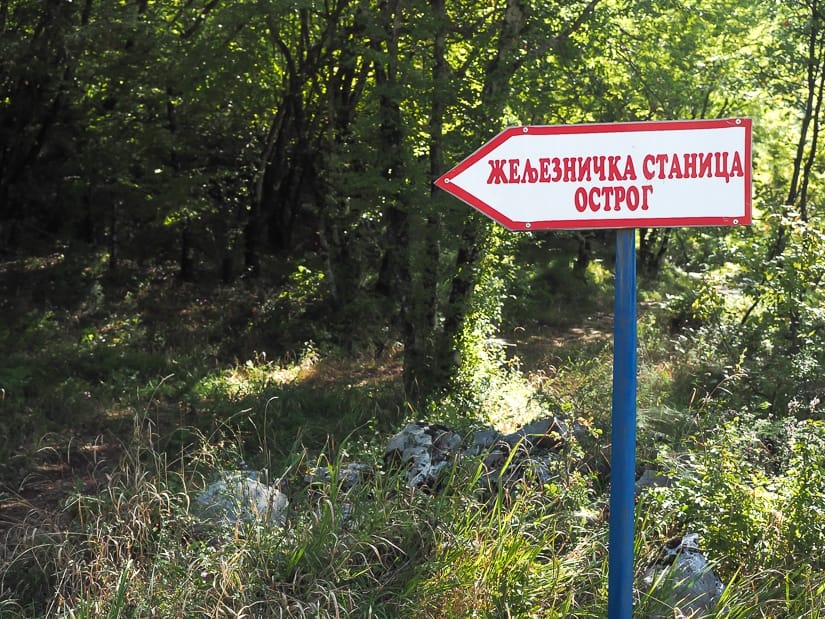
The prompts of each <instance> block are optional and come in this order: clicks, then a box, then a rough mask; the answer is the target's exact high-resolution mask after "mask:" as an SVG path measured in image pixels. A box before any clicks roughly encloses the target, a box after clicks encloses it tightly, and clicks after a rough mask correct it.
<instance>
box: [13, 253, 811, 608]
mask: <svg viewBox="0 0 825 619" xmlns="http://www.w3.org/2000/svg"><path fill="white" fill-rule="evenodd" d="M61 265H63V262H61V261H60V260H57V259H55V260H52V261H32V262H31V263H25V264H21V265H18V267H19V268H20V269H23V271H24V272H25V273H26V274H27V276H31V277H38V276H40V275H43V273H44V270H49V269H52V270H53V269H59V268H61ZM64 266H65V265H64ZM66 268H68V266H66ZM89 268H91V267H89ZM84 273H85V271H84ZM599 273H600V271H598V269H596V270H595V271H593V272H591V273H590V274H589V276H588V277H591V278H595V277H596V275H598V274H599ZM38 274H40V275H38ZM84 277H85V278H86V279H82V281H83V282H85V284H84V285H83V286H80V287H79V288H78V289H75V288H72V287H70V286H64V287H63V288H61V290H60V294H62V295H64V296H65V299H64V303H63V304H62V306H61V303H60V302H59V301H60V299H53V300H52V301H50V302H49V303H46V300H45V299H37V298H31V299H27V298H25V297H24V298H23V300H22V301H18V303H19V304H20V305H19V306H18V307H16V308H15V312H14V313H13V315H12V317H13V320H11V321H9V322H8V323H7V324H6V325H4V327H3V329H4V330H3V331H0V346H1V347H2V351H3V352H4V355H3V360H2V362H0V381H2V388H3V390H4V391H3V393H2V399H0V413H1V414H0V420H1V421H0V429H1V430H2V440H0V449H2V455H3V458H0V462H3V465H2V467H0V479H2V481H3V483H4V486H3V492H4V495H3V497H4V499H5V504H6V505H11V504H13V503H17V504H18V507H17V508H12V507H9V508H8V509H4V510H3V511H2V514H4V515H3V522H2V525H3V526H2V532H1V536H0V615H2V616H4V617H6V616H8V617H42V616H49V617H150V616H163V617H175V616H185V617H201V616H202V617H218V616H252V617H257V616H261V617H410V618H419V617H433V618H444V617H456V618H464V617H490V618H498V617H522V618H525V619H526V618H534V617H544V618H556V617H558V618H562V617H567V618H579V617H580V618H585V617H604V616H605V614H606V604H607V577H606V576H607V556H608V555H607V538H608V521H607V498H608V497H607V494H606V490H607V488H608V482H609V468H608V466H607V463H608V462H609V448H610V426H609V415H610V389H609V385H610V377H611V342H610V334H609V333H605V332H604V330H603V329H599V328H595V327H594V328H592V329H589V330H588V329H587V328H583V329H582V330H581V331H577V330H576V329H577V328H578V327H577V326H576V325H577V322H576V320H577V319H579V321H580V322H579V324H581V320H580V319H581V318H582V317H581V316H573V315H567V316H563V317H559V318H558V319H557V320H555V322H557V323H558V324H559V325H564V326H563V327H560V329H561V330H558V331H553V332H549V333H538V332H537V333H536V334H535V335H536V337H526V336H525V337H521V336H519V337H518V338H516V339H517V344H518V345H517V346H516V347H515V348H514V349H512V348H507V349H506V350H504V351H498V352H496V351H492V352H490V351H489V350H487V351H480V352H479V354H478V355H476V356H475V357H472V356H471V357H468V358H473V359H476V360H477V361H476V363H478V366H477V367H465V368H464V369H463V373H462V377H463V381H464V382H463V384H462V385H459V387H460V388H459V389H457V390H456V392H455V393H453V394H452V395H451V396H450V397H449V398H445V399H443V400H440V401H437V402H433V403H431V405H430V407H429V408H427V409H426V410H413V409H411V408H410V407H409V405H408V404H406V403H405V402H404V399H403V396H402V394H401V393H400V389H399V380H398V359H397V358H396V356H395V353H389V354H387V355H384V356H383V357H381V358H376V356H375V355H374V354H373V353H370V354H367V353H366V352H361V353H358V352H356V353H349V354H343V353H342V352H341V351H340V349H337V348H335V347H334V346H331V345H329V344H324V345H318V344H316V343H314V341H313V340H311V339H309V338H307V339H301V340H300V341H291V342H286V341H284V340H283V339H280V340H279V339H278V338H277V334H273V333H271V332H269V331H267V329H269V328H271V321H264V322H265V323H266V324H267V325H268V326H266V327H265V328H261V327H259V326H256V325H257V324H258V323H257V322H256V320H255V316H260V315H261V314H262V313H263V312H265V311H266V307H268V305H267V303H268V301H267V299H268V298H269V297H270V296H271V295H268V294H267V291H265V290H263V289H258V288H255V286H254V285H247V284H240V285H238V287H236V288H209V287H204V288H203V289H177V288H175V287H174V286H173V285H172V284H171V282H168V281H166V280H164V279H163V278H159V279H160V283H156V284H154V285H151V286H150V285H144V284H139V285H137V286H135V287H134V289H130V287H129V286H125V287H124V285H123V284H122V283H110V284H106V285H105V286H104V285H95V284H96V282H97V279H96V276H95V274H94V272H93V271H92V272H88V273H86V275H84ZM596 279H598V278H596ZM602 283H603V282H601V281H599V282H596V284H597V285H596V286H595V287H594V288H593V290H595V291H596V292H598V291H600V290H601V294H604V291H603V290H602ZM581 285H583V284H581ZM580 292H581V291H580ZM276 297H277V295H276ZM205 299H208V301H204V300H205ZM602 301H604V299H602ZM602 305H603V303H602V302H598V301H597V302H594V305H593V307H601V306H602ZM562 306H564V301H563V300H562V301H560V302H559V307H562ZM548 307H549V305H548ZM218 308H220V311H218ZM164 317H174V319H171V318H170V319H168V320H165V319H164ZM667 320H668V316H667V314H657V313H656V311H653V310H651V311H649V312H647V313H643V316H642V318H641V322H640V355H639V358H640V368H639V433H638V441H639V448H638V460H639V467H640V469H641V468H643V467H644V468H652V469H655V470H658V471H660V472H662V473H663V474H666V475H668V476H669V477H671V479H672V480H673V481H672V483H671V485H670V486H668V487H663V488H657V489H655V490H651V491H650V492H648V493H646V494H645V495H643V496H642V497H641V498H640V500H639V503H638V508H637V535H636V556H637V560H636V570H637V577H638V579H639V581H640V580H641V577H642V575H643V573H644V570H645V568H646V567H647V565H649V563H650V562H651V561H652V560H653V559H654V558H655V556H656V555H657V553H658V551H659V549H660V547H661V545H662V543H663V542H664V541H665V540H666V539H668V538H669V537H670V536H672V535H676V534H681V533H684V532H685V531H687V530H692V531H697V532H699V533H700V535H701V543H702V546H703V549H704V550H705V551H706V553H707V554H708V556H709V557H710V558H711V560H712V561H713V562H714V564H715V566H716V569H717V571H718V573H719V575H720V576H721V577H722V579H723V580H724V581H725V583H726V586H727V589H726V592H725V595H724V597H723V600H722V601H721V602H720V604H719V605H718V608H717V609H716V610H715V611H714V612H713V613H712V614H711V615H710V616H712V617H719V618H730V619H732V618H735V617H741V618H745V617H765V618H768V617H770V618H777V619H778V618H780V617H782V618H784V617H788V618H791V617H793V618H797V617H804V618H811V619H813V618H816V617H820V616H822V611H821V610H820V609H821V608H822V607H823V604H825V600H824V599H823V598H825V576H823V569H822V568H823V567H825V566H824V565H823V563H822V560H821V558H820V557H821V556H822V552H823V550H825V520H823V518H822V516H821V515H822V514H823V513H825V477H823V475H822V473H821V471H822V470H823V468H824V467H825V462H823V456H822V454H823V453H825V426H823V424H822V422H821V421H820V407H819V405H818V402H814V401H811V402H810V403H801V404H799V407H800V410H801V411H802V413H804V414H800V415H797V416H796V417H787V418H776V417H771V416H770V415H769V414H766V412H765V411H764V410H761V409H757V410H748V409H747V408H739V409H731V408H730V407H729V406H728V404H730V402H731V401H733V396H735V395H736V393H735V391H734V390H735V389H736V388H737V385H738V384H739V383H737V381H736V380H734V379H732V378H731V379H726V380H723V381H722V382H717V383H709V384H710V386H709V388H708V389H706V390H704V391H701V390H699V388H698V387H697V385H698V384H699V383H698V382H695V381H694V382H693V383H692V388H689V386H686V385H690V384H689V383H685V382H684V377H685V376H688V375H690V374H691V373H692V372H696V373H700V372H702V371H703V370H704V368H705V366H703V365H702V360H703V359H705V358H707V357H708V356H709V353H708V351H698V352H697V351H688V353H689V354H685V351H684V350H683V349H682V348H680V347H684V346H685V345H686V342H685V339H684V338H682V339H679V338H677V337H676V336H674V335H673V334H672V333H671V332H670V331H669V330H668V327H667V324H668V322H667ZM548 322H551V321H550V320H549V319H548ZM591 326H592V325H591ZM598 326H599V327H601V325H600V324H599V325H598ZM584 327H588V325H587V324H585V325H584ZM531 328H534V329H536V330H537V331H538V329H539V327H538V326H536V325H533V326H532V327H531ZM260 329H262V330H260ZM309 330H310V329H309V326H308V325H306V324H304V325H302V330H301V333H302V335H304V334H306V332H308V331H309ZM531 335H532V334H531ZM540 335H541V337H539V336H540ZM265 350H269V351H270V352H269V353H267V352H264V351H265ZM273 350H277V351H279V352H278V353H277V354H276V353H273V352H272V351H273ZM699 353H701V354H699ZM742 401H746V400H745V399H743V400H742ZM547 413H554V414H561V415H563V416H565V417H566V418H567V419H568V420H570V421H571V422H573V421H574V420H575V421H577V422H578V423H580V424H582V426H583V427H586V428H589V432H588V434H586V435H584V436H583V438H582V440H581V442H573V444H571V445H570V447H569V448H568V449H567V450H566V451H564V452H563V453H561V454H560V455H559V457H558V458H557V459H556V460H555V461H554V462H553V465H552V470H553V480H552V481H551V482H549V483H547V484H545V485H541V484H536V483H530V482H526V483H523V484H521V485H519V486H516V487H514V488H510V489H509V490H508V491H507V492H503V491H502V492H500V493H498V494H494V496H492V497H489V496H486V495H484V494H483V493H480V492H479V490H478V484H477V482H478V479H479V477H480V476H481V474H482V469H481V468H480V466H481V465H480V462H479V460H478V459H475V458H469V457H466V458H463V459H460V460H458V461H457V462H456V464H455V466H454V467H453V468H452V469H451V471H450V474H449V476H448V478H447V479H446V480H445V482H444V484H443V487H442V488H441V489H440V491H439V492H438V493H435V494H432V493H425V492H414V491H410V490H409V489H407V488H406V487H405V486H404V480H403V476H401V475H398V474H397V473H396V472H394V471H392V470H390V469H388V468H386V467H385V465H384V463H383V461H382V453H383V448H384V446H385V445H386V442H387V440H388V438H389V436H390V435H392V434H393V433H394V432H396V431H397V430H398V429H399V428H400V427H401V426H402V425H403V424H404V423H406V422H408V421H412V420H418V419H419V418H425V419H426V420H429V421H432V422H441V423H447V424H449V425H450V426H452V427H454V428H455V429H457V430H458V431H460V432H463V433H465V434H469V433H470V432H471V431H472V430H473V429H474V428H477V427H478V426H480V425H484V424H491V425H494V426H496V427H497V428H499V429H500V430H502V431H509V430H512V429H515V428H517V427H519V426H521V425H523V424H524V423H526V422H527V421H530V420H531V419H533V418H535V417H538V416H541V415H544V414H547ZM349 462H362V463H366V464H369V465H370V466H371V467H372V469H373V471H374V475H373V477H372V478H371V479H370V480H369V481H368V482H366V483H364V484H363V485H361V486H360V487H358V488H356V489H354V490H351V491H349V492H345V491H344V490H343V489H342V488H341V487H340V486H339V484H338V482H337V474H336V471H337V470H338V469H339V468H340V467H341V466H343V465H345V464H347V463H349ZM242 463H243V466H247V467H251V468H256V469H259V470H262V471H265V472H266V473H267V474H268V476H269V479H271V480H278V481H279V483H280V484H281V486H282V487H283V489H284V490H285V492H287V494H288V496H289V501H290V509H289V513H288V518H287V526H285V527H284V528H278V527H264V526H261V525H259V524H254V523H252V524H247V525H244V526H241V527H239V528H237V529H233V530H229V531H227V530H225V529H222V528H220V527H218V526H216V525H212V524H209V523H208V522H205V521H204V520H203V519H202V518H201V517H200V516H198V515H197V513H196V510H194V509H193V497H194V494H195V493H196V492H197V491H198V490H199V489H201V488H203V487H204V485H205V484H206V483H207V482H208V481H209V480H210V479H212V478H214V476H215V475H217V473H218V471H220V470H222V469H224V468H236V467H239V466H242ZM318 465H324V466H328V467H329V468H330V469H331V471H332V481H331V482H330V483H328V484H326V485H324V484H321V485H320V486H319V485H314V486H313V488H312V489H311V491H310V488H308V486H307V482H306V475H307V474H308V473H309V472H310V471H311V470H312V469H313V468H314V467H315V466H318ZM55 467H62V468H59V469H58V471H57V472H50V471H54V470H55ZM66 471H68V472H66ZM67 475H68V476H69V477H71V475H76V476H78V478H80V477H83V476H87V477H89V478H93V479H94V480H96V485H95V484H92V485H89V484H86V483H80V482H79V481H78V482H76V485H75V486H74V487H73V488H72V487H66V486H65V485H59V484H57V481H59V480H60V479H63V478H64V477H66V476H67ZM85 478H86V477H84V479H85ZM38 483H40V484H41V485H40V486H37V484H38ZM41 488H45V489H46V490H45V491H41V490H40V489H41ZM20 506H22V507H20ZM664 593H665V592H664V591H656V590H654V591H651V592H646V593H642V592H641V590H640V592H639V599H638V605H637V613H638V614H639V615H640V616H642V615H643V614H644V613H652V614H653V615H652V616H672V614H673V610H672V609H668V608H666V607H665V608H663V607H662V605H661V604H660V603H658V602H657V601H656V600H657V598H658V597H663V596H664ZM660 594H661V595H660ZM153 613H154V615H153ZM655 613H659V614H658V615H656V614H655ZM668 613H669V614H668Z"/></svg>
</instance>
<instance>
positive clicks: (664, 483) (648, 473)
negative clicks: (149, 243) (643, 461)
mask: <svg viewBox="0 0 825 619" xmlns="http://www.w3.org/2000/svg"><path fill="white" fill-rule="evenodd" d="M671 483H672V480H671V479H670V478H669V477H667V476H666V475H662V474H661V473H658V472H656V471H654V470H652V469H645V470H644V471H643V472H642V475H641V476H640V477H639V479H637V480H636V496H638V495H639V494H641V493H642V492H643V491H645V490H651V489H653V488H668V487H670V485H671Z"/></svg>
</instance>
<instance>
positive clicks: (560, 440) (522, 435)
mask: <svg viewBox="0 0 825 619" xmlns="http://www.w3.org/2000/svg"><path fill="white" fill-rule="evenodd" d="M501 440H502V441H504V442H505V443H507V444H508V445H510V447H515V446H516V445H521V446H522V447H523V448H525V449H526V450H527V451H533V450H535V449H551V450H554V451H558V450H560V449H563V448H564V447H565V446H567V444H568V442H569V441H570V430H569V429H568V427H567V424H566V423H565V422H564V421H562V420H561V419H559V418H558V417H556V416H554V415H551V416H550V417H545V418H543V419H537V420H536V421H532V422H530V423H528V424H527V425H526V426H524V427H523V428H521V429H520V430H517V431H515V432H513V433H512V434H508V435H506V436H503V437H502V439H501Z"/></svg>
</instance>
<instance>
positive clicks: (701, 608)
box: [643, 533, 725, 619]
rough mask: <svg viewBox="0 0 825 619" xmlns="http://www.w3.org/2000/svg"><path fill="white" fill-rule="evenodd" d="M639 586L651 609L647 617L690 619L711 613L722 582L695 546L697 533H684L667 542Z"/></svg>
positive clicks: (721, 591) (697, 540) (653, 618)
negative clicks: (641, 586) (644, 593)
mask: <svg viewBox="0 0 825 619" xmlns="http://www.w3.org/2000/svg"><path fill="white" fill-rule="evenodd" d="M643 587H644V589H645V591H646V593H647V596H648V598H649V599H648V603H649V606H650V607H651V609H650V610H649V611H648V613H647V614H646V615H645V617H647V619H664V618H665V617H667V618H671V617H672V618H675V619H690V618H694V617H704V616H705V615H709V614H710V613H712V611H713V609H714V608H715V607H716V604H717V602H718V601H719V599H720V598H721V597H722V593H723V592H724V588H725V587H724V585H723V584H722V581H721V580H719V578H718V576H716V573H715V572H714V571H713V569H712V567H711V566H710V564H709V562H708V560H707V558H706V557H705V555H704V554H703V553H702V552H701V550H700V549H699V535H698V534H696V533H688V534H686V535H684V536H682V537H676V538H674V539H672V540H670V541H669V542H667V543H666V544H665V546H664V548H663V549H662V553H661V556H660V557H659V559H657V560H656V562H655V563H653V565H651V566H650V567H648V568H647V570H646V571H645V575H644V579H643Z"/></svg>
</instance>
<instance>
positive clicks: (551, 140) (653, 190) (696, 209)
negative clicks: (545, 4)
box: [436, 118, 751, 230]
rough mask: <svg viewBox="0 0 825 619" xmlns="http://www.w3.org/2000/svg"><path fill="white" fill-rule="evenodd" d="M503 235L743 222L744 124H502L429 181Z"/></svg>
mask: <svg viewBox="0 0 825 619" xmlns="http://www.w3.org/2000/svg"><path fill="white" fill-rule="evenodd" d="M436 185H438V186H439V187H441V188H442V189H444V190H445V191H447V192H449V193H451V194H453V195H455V196H456V197H458V198H460V199H462V200H464V201H465V202H467V203H468V204H470V205H471V206H473V207H475V208H476V209H478V210H480V211H481V212H482V213H484V214H486V215H488V216H489V217H491V218H492V219H494V220H495V221H497V222H499V223H500V224H502V225H504V226H505V227H507V228H509V229H510V230H541V229H550V228H567V229H576V228H638V227H673V226H736V225H746V224H749V223H750V220H751V121H750V119H746V118H735V119H725V120H698V121H666V122H640V123H617V124H593V125H563V126H525V127H511V128H509V129H506V130H505V131H503V132H502V133H500V134H498V135H497V136H496V137H495V138H493V139H492V140H490V141H489V142H488V143H487V144H485V145H484V146H482V147H481V148H480V149H479V150H477V151H476V152H475V153H473V154H472V155H470V156H469V157H468V158H467V159H465V160H464V161H462V162H461V163H460V164H458V165H457V166H456V167H455V168H453V169H452V170H450V171H449V172H447V173H446V174H444V175H443V176H442V177H441V178H439V179H438V180H437V181H436Z"/></svg>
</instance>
